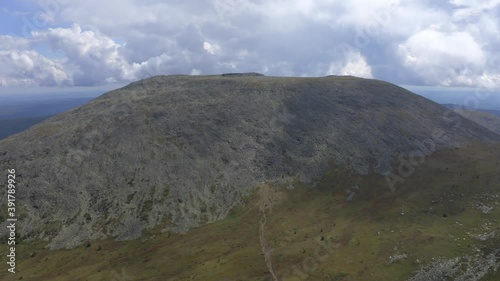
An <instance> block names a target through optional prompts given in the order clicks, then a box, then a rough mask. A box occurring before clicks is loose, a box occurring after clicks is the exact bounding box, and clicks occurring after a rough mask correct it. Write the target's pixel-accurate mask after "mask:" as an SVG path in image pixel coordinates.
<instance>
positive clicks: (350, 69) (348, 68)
mask: <svg viewBox="0 0 500 281" xmlns="http://www.w3.org/2000/svg"><path fill="white" fill-rule="evenodd" d="M327 75H352V76H358V77H363V78H373V75H372V70H371V67H370V65H368V63H367V62H366V60H365V58H364V57H363V56H362V55H361V54H360V53H355V52H347V53H346V54H345V61H344V62H342V63H340V64H339V63H338V62H334V63H332V64H331V65H330V68H329V69H328V72H327Z"/></svg>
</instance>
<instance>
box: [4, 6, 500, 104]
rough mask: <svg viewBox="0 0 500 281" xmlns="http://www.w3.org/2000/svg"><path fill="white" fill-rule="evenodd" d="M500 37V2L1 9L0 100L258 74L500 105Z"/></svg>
mask: <svg viewBox="0 0 500 281" xmlns="http://www.w3.org/2000/svg"><path fill="white" fill-rule="evenodd" d="M499 31H500V0H449V1H447V0H442V1H432V0H408V1H405V0H400V1H395V0H371V1H368V0H351V1H343V0H342V1H341V0H317V1H312V0H266V1H264V0H232V1H230V0H211V1H203V0H164V1H156V0H142V1H139V0H120V1H117V0H107V1H102V0H99V1H98V0H86V1H80V0H73V1H70V0H24V1H16V0H4V1H2V2H1V4H0V85H1V86H0V94H1V93H4V94H5V93H11V95H15V94H16V93H19V92H22V91H30V89H33V88H59V89H60V88H73V87H80V88H81V87H86V88H93V87H112V86H113V85H125V84H127V83H129V82H132V81H135V80H138V79H142V78H146V77H150V76H153V75H160V74H192V75H208V74H220V73H227V72H259V73H263V74H265V75H269V76H305V77H309V76H313V77H315V76H325V75H332V74H333V75H354V76H360V77H365V78H375V79H381V80H386V81H389V82H392V83H395V84H398V85H409V86H415V87H440V89H442V88H443V87H448V88H468V89H469V90H470V91H471V92H474V89H478V88H481V89H487V90H488V91H490V92H492V93H493V94H494V95H500V91H497V90H492V89H500V34H499V33H500V32H499ZM13 89H15V90H13Z"/></svg>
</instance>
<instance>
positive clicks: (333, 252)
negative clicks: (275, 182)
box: [0, 144, 500, 281]
mask: <svg viewBox="0 0 500 281" xmlns="http://www.w3.org/2000/svg"><path fill="white" fill-rule="evenodd" d="M499 148H500V146H499V145H484V144H482V145H471V146H468V147H463V148H460V149H451V150H445V151H440V152H435V153H434V154H433V155H431V156H430V157H428V158H427V159H426V160H425V162H424V163H423V164H422V165H421V166H419V167H418V168H417V169H416V171H415V173H414V174H413V175H411V176H410V177H408V178H407V179H406V180H405V182H404V183H402V184H400V185H397V186H396V191H395V192H391V190H390V189H389V188H388V186H387V183H386V180H385V178H384V177H381V176H379V175H374V174H372V175H368V176H358V175H354V174H351V173H349V172H347V171H342V170H340V169H332V170H331V171H329V173H327V175H325V177H324V178H323V179H322V180H321V181H320V182H319V183H318V185H317V186H316V187H314V188H310V187H306V186H304V185H301V184H298V183H295V188H294V189H293V190H288V189H285V188H279V187H270V188H272V189H273V192H275V193H276V194H277V195H279V196H275V197H274V198H277V199H276V202H274V205H273V207H272V210H271V211H269V213H268V214H267V223H266V229H265V237H266V240H267V242H268V245H269V246H270V247H271V248H272V264H273V268H274V270H275V272H276V274H277V276H278V277H279V278H280V280H345V281H347V280H407V279H408V278H410V277H411V276H412V274H413V272H415V271H416V270H418V269H420V268H421V266H423V265H425V264H428V263H430V262H432V261H433V259H436V258H438V257H440V258H453V257H461V256H465V255H471V254H474V252H475V251H476V249H482V250H485V249H488V248H495V249H496V248H498V245H500V244H499V242H500V241H499V239H498V238H491V239H488V240H485V241H481V240H479V239H477V238H474V236H475V235H477V234H481V233H485V232H491V231H496V233H497V235H498V234H500V229H499V228H500V226H499V225H498V220H500V206H499V204H500V197H499V195H500V173H498V171H499V170H500V164H499V162H500V149H499ZM356 186H357V188H356ZM352 193H354V195H353V196H352V200H350V201H349V200H347V197H348V195H349V194H352ZM258 201H259V195H258V194H257V193H255V194H254V195H253V196H252V197H250V198H247V199H246V203H245V205H244V206H240V207H238V208H236V209H234V210H233V211H232V212H231V213H230V214H229V216H228V217H227V218H226V219H224V220H222V221H218V222H215V223H212V224H208V225H204V226H201V227H198V228H196V229H193V230H191V231H189V232H188V233H187V234H184V235H179V234H168V233H162V232H160V231H159V230H152V231H149V232H148V233H145V234H144V235H143V237H142V238H141V239H138V240H133V241H125V242H116V241H111V240H103V241H92V242H91V245H90V246H89V247H86V246H82V247H79V248H76V249H72V250H63V251H48V250H46V249H44V246H45V243H42V242H36V243H34V242H23V243H21V244H20V245H18V247H17V260H18V263H17V266H16V270H17V273H16V274H15V275H12V274H6V271H4V272H2V273H0V274H1V275H0V279H1V280H20V279H22V280H272V277H271V275H270V273H269V271H268V268H267V266H266V264H265V262H264V255H263V254H262V248H261V244H260V241H259V225H260V224H259V223H260V219H261V215H262V214H261V212H260V210H259V208H258V204H257V202H258ZM480 204H484V205H487V206H492V207H493V209H492V211H491V212H490V213H488V214H485V213H483V212H481V211H480V210H479V208H478V205H480ZM488 223H489V225H488ZM486 228H488V229H486ZM5 249H6V247H2V252H1V255H2V256H3V257H5V255H6V253H5ZM391 257H393V259H395V261H393V262H390V260H391ZM394 257H399V260H398V258H394ZM488 278H489V279H488V280H499V278H500V273H499V272H497V273H493V274H491V275H490V276H489V277H488Z"/></svg>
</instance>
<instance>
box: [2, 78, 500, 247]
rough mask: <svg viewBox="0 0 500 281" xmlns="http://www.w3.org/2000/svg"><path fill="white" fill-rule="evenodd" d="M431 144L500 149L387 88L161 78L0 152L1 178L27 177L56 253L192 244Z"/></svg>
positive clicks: (27, 221) (27, 211)
mask: <svg viewBox="0 0 500 281" xmlns="http://www.w3.org/2000/svg"><path fill="white" fill-rule="evenodd" d="M436 135H439V136H440V137H436ZM430 139H432V140H434V141H435V142H436V146H437V148H443V147H451V146H457V145H460V144H462V143H467V142H474V141H496V140H498V139H499V136H498V135H497V134H495V133H494V132H491V131H489V130H487V129H485V128H483V127H481V126H479V125H478V124H476V123H474V122H471V121H469V120H466V119H458V118H457V115H453V114H450V112H449V111H448V110H447V109H446V108H444V107H442V106H440V105H438V104H436V103H433V102H431V101H429V100H427V99H425V98H422V97H420V96H417V95H415V94H413V93H410V92H408V91H406V90H404V89H402V88H400V87H397V86H395V85H392V84H389V83H386V82H382V81H376V80H366V79H360V78H354V77H324V78H276V77H265V76H258V75H255V74H252V75H242V74H238V75H229V76H227V75H226V76H198V77H190V76H158V77H153V78H150V79H146V80H141V81H138V82H135V83H132V84H130V85H128V86H126V87H124V88H122V89H119V90H115V91H112V92H109V93H107V94H105V95H103V96H101V97H99V98H97V99H95V100H93V101H92V102H90V103H88V104H87V105H85V106H82V107H80V108H77V109H75V110H72V111H69V112H66V113H64V114H61V115H58V116H55V117H53V118H50V119H48V120H46V121H44V122H43V123H41V124H39V125H37V126H35V127H33V128H31V129H29V130H27V131H25V132H23V133H21V134H18V135H14V136H12V137H9V138H7V139H5V140H3V141H0V169H1V170H2V171H6V170H7V169H12V168H14V169H16V170H17V173H18V176H19V183H18V188H17V189H18V194H17V195H18V201H19V204H21V207H20V208H19V211H18V212H19V213H20V214H22V220H21V222H20V224H21V229H20V230H19V233H20V234H21V235H22V236H23V237H24V238H38V239H48V240H50V241H51V243H50V247H51V248H53V249H57V248H62V247H66V248H71V247H74V246H77V245H80V244H82V243H84V242H85V241H87V240H92V239H98V238H103V237H114V238H116V239H118V240H125V239H133V238H137V237H139V236H140V235H141V232H142V231H143V230H144V229H147V228H152V227H155V226H161V227H162V228H163V229H165V230H168V231H170V232H185V231H187V230H189V229H191V228H193V227H195V226H198V225H201V224H204V223H207V222H213V221H216V220H219V219H221V218H224V217H225V216H226V215H227V214H228V212H229V210H231V208H233V207H234V206H236V205H238V204H239V203H240V202H241V198H242V197H243V196H245V195H246V194H248V193H249V192H250V191H251V190H252V189H253V188H254V187H255V186H256V185H258V184H259V183H262V182H275V183H279V184H282V185H283V186H288V187H292V184H291V183H292V181H293V180H294V179H299V180H300V181H301V182H303V183H307V184H314V182H315V179H317V178H319V177H321V176H322V174H323V173H324V171H325V170H326V169H327V168H328V167H329V166H331V165H341V166H345V167H347V168H349V169H351V170H352V171H353V172H356V173H358V174H367V173H369V172H371V171H376V172H378V173H386V172H387V171H389V170H390V165H389V163H390V159H391V158H392V157H393V156H394V153H397V152H402V151H411V150H419V149H421V142H425V141H426V140H430ZM3 192H5V191H3ZM2 204H4V202H2ZM0 208H1V211H2V212H3V210H4V209H6V208H5V206H4V205H2V206H0ZM1 214H2V216H5V214H4V213H1ZM2 221H4V220H3V219H2ZM1 231H3V233H2V235H6V233H5V231H6V228H5V227H4V225H2V226H1Z"/></svg>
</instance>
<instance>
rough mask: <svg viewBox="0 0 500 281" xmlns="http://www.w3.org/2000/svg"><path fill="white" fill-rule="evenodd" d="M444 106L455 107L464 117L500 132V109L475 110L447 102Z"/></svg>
mask: <svg viewBox="0 0 500 281" xmlns="http://www.w3.org/2000/svg"><path fill="white" fill-rule="evenodd" d="M444 106H446V107H448V108H450V109H453V110H454V111H455V112H456V113H458V114H460V115H461V116H462V117H464V118H467V119H469V120H472V121H474V122H476V123H478V124H479V125H481V126H483V127H485V128H487V129H489V130H491V131H493V132H495V133H497V134H500V111H496V110H483V109H478V110H473V109H466V108H464V107H461V106H458V105H453V104H445V105H444Z"/></svg>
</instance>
